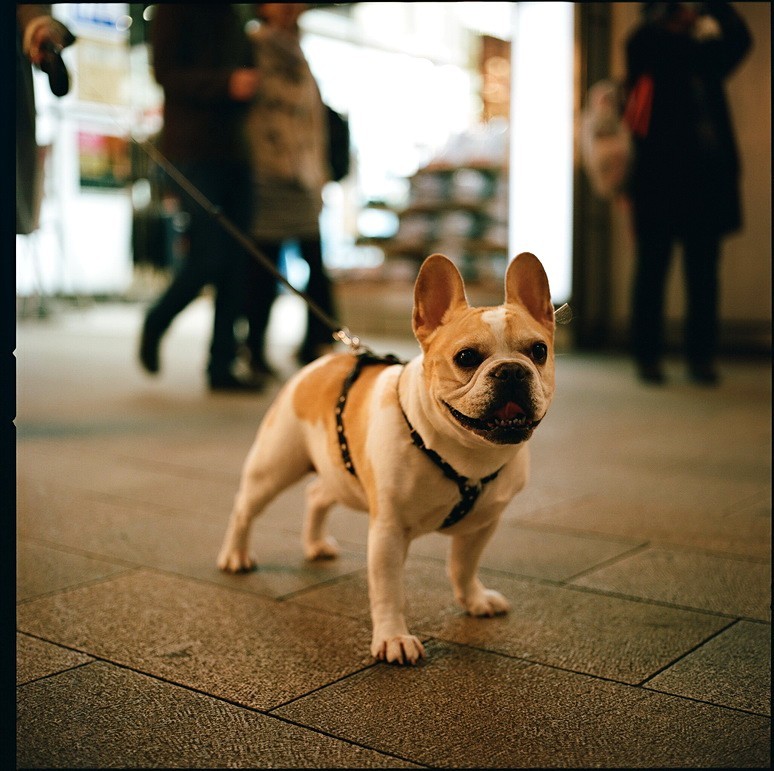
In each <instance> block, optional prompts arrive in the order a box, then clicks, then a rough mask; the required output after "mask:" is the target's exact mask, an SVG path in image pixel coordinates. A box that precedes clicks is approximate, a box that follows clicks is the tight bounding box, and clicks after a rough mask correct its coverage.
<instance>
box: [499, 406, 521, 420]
mask: <svg viewBox="0 0 774 771" xmlns="http://www.w3.org/2000/svg"><path fill="white" fill-rule="evenodd" d="M523 414H524V410H523V409H522V408H521V407H520V406H519V405H518V404H516V402H508V404H506V405H505V406H504V407H501V408H500V409H499V410H497V412H495V415H496V416H497V417H498V418H502V419H503V420H510V419H511V418H515V417H516V416H517V415H523Z"/></svg>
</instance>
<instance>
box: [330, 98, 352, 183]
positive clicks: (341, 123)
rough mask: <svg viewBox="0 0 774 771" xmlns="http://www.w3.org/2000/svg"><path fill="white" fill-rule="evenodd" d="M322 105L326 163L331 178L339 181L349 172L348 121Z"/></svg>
mask: <svg viewBox="0 0 774 771" xmlns="http://www.w3.org/2000/svg"><path fill="white" fill-rule="evenodd" d="M324 107H325V116H326V119H327V121H328V165H329V166H330V171H331V180H332V181H333V182H340V181H341V180H342V179H344V177H346V176H347V174H349V165H350V157H349V121H348V120H347V119H346V118H345V117H344V116H343V115H339V113H337V112H336V110H334V109H333V108H331V107H328V105H327V104H326V105H324Z"/></svg>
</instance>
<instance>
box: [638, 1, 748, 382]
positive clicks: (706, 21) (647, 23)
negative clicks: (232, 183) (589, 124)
mask: <svg viewBox="0 0 774 771" xmlns="http://www.w3.org/2000/svg"><path fill="white" fill-rule="evenodd" d="M642 16H643V19H642V23H641V24H640V26H638V28H636V29H635V30H634V31H633V33H632V34H631V35H630V37H629V39H628V40H627V43H626V63H627V76H626V88H627V92H628V101H627V110H626V119H627V122H628V123H629V125H630V128H631V131H632V135H633V140H634V147H635V157H634V166H633V169H632V173H631V178H630V184H629V196H630V201H631V211H632V215H633V225H634V234H635V241H636V268H635V277H634V286H633V309H632V328H631V335H632V339H631V342H632V352H633V355H634V359H635V362H636V365H637V370H638V374H639V377H640V378H641V379H642V380H643V381H645V382H647V383H654V384H658V383H662V382H664V374H663V370H662V366H661V359H662V356H663V349H664V340H663V337H664V294H665V285H666V277H667V273H668V268H669V264H670V261H671V254H672V249H673V246H674V244H675V243H676V242H680V243H681V245H682V255H683V265H684V275H685V284H686V306H687V307H686V319H685V355H686V358H687V365H688V374H689V377H690V378H691V379H692V380H693V381H694V382H696V383H699V384H704V385H714V384H715V383H717V381H718V374H717V371H716V368H715V357H716V353H717V347H718V305H719V289H718V283H719V279H718V277H719V267H720V266H719V263H720V243H721V239H722V238H723V236H726V235H728V234H730V233H733V232H734V231H736V230H738V229H739V228H740V227H741V224H742V216H741V204H740V193H739V173H740V164H739V157H738V152H737V146H736V140H735V136H734V130H733V126H732V121H731V115H730V112H729V107H728V104H727V101H726V96H725V93H724V81H725V79H726V78H727V77H728V76H729V75H730V74H731V73H732V72H733V71H734V70H735V69H736V67H737V66H738V65H739V64H740V62H741V61H742V60H743V59H744V57H745V56H746V54H747V53H748V51H749V50H750V47H751V44H752V39H751V36H750V32H749V30H748V28H747V26H746V24H745V23H744V21H743V20H742V19H741V17H740V16H739V15H738V14H737V12H736V11H735V10H734V9H733V8H732V7H731V4H730V3H725V2H709V3H676V2H650V3H644V4H643V9H642Z"/></svg>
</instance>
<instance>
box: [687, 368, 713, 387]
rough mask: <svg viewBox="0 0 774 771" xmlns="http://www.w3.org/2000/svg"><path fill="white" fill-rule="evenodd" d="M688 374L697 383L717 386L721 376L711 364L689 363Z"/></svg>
mask: <svg viewBox="0 0 774 771" xmlns="http://www.w3.org/2000/svg"><path fill="white" fill-rule="evenodd" d="M688 376H689V377H690V379H691V380H692V381H693V382H694V383H696V384H697V385H703V386H716V385H717V384H718V383H719V382H720V377H719V375H718V373H717V371H716V370H715V368H714V367H713V366H712V365H711V364H689V365H688Z"/></svg>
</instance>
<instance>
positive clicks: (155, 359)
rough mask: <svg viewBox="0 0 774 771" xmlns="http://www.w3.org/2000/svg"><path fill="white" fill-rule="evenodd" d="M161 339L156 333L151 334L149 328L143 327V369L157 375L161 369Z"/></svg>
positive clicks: (141, 353)
mask: <svg viewBox="0 0 774 771" xmlns="http://www.w3.org/2000/svg"><path fill="white" fill-rule="evenodd" d="M160 342H161V341H160V340H159V338H158V337H156V336H155V335H151V334H150V333H149V332H148V330H147V329H145V328H143V330H142V337H141V338H140V351H139V357H140V364H142V366H143V369H144V370H145V371H146V372H148V373H150V374H151V375H155V374H156V373H157V372H158V371H159V343H160Z"/></svg>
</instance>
